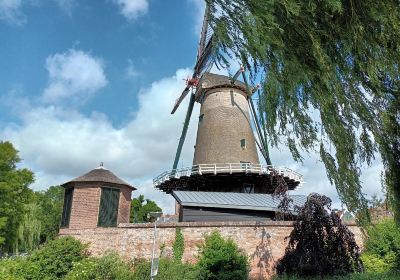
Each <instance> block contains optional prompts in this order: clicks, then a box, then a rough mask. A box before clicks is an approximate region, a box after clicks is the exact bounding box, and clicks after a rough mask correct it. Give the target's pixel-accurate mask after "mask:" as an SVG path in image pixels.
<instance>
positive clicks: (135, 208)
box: [130, 195, 161, 223]
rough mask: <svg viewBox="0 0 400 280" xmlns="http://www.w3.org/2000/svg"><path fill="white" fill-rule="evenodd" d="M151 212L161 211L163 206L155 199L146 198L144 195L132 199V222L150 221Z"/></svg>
mask: <svg viewBox="0 0 400 280" xmlns="http://www.w3.org/2000/svg"><path fill="white" fill-rule="evenodd" d="M150 212H161V208H160V207H159V206H158V205H157V203H155V202H154V201H152V200H150V199H145V198H144V195H139V197H138V198H134V199H132V203H131V217H130V219H131V222H133V223H146V222H150V218H148V214H149V213H150Z"/></svg>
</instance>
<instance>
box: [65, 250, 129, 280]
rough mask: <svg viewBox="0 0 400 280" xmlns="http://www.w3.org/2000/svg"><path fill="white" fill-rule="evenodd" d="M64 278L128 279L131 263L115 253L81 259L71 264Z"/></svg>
mask: <svg viewBox="0 0 400 280" xmlns="http://www.w3.org/2000/svg"><path fill="white" fill-rule="evenodd" d="M65 279H66V280H94V279H98V280H112V279H118V280H130V279H134V278H133V272H132V265H131V264H130V263H128V262H124V261H123V260H122V259H121V257H119V256H118V255H117V254H108V255H105V256H103V257H100V258H88V259H83V260H82V261H80V262H76V263H74V264H73V268H72V270H71V271H70V272H69V273H68V275H67V276H66V278H65Z"/></svg>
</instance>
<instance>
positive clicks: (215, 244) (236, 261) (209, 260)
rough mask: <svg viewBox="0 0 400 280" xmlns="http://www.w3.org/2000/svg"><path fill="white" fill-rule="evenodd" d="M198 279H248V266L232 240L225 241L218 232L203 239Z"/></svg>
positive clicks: (245, 258) (244, 257)
mask: <svg viewBox="0 0 400 280" xmlns="http://www.w3.org/2000/svg"><path fill="white" fill-rule="evenodd" d="M197 266H198V269H199V277H198V279H204V280H212V279H215V280H217V279H218V280H239V279H240V280H242V279H248V271H249V265H248V260H247V257H246V256H245V255H244V254H242V253H241V252H240V251H239V249H238V247H237V245H236V244H235V242H234V241H233V240H232V239H228V240H225V239H224V238H222V236H221V235H220V233H219V232H218V231H214V232H212V233H211V234H210V235H208V236H206V237H205V242H204V244H203V245H202V246H201V247H200V256H199V262H198V264H197Z"/></svg>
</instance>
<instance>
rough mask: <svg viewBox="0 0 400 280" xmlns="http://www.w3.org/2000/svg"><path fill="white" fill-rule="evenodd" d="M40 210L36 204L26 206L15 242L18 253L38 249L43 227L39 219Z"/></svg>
mask: <svg viewBox="0 0 400 280" xmlns="http://www.w3.org/2000/svg"><path fill="white" fill-rule="evenodd" d="M39 211H40V208H39V205H38V204H37V203H36V202H32V203H29V204H26V205H25V213H24V216H23V217H22V219H21V223H20V225H19V227H18V231H17V239H16V241H15V245H14V248H15V251H16V252H28V251H31V250H33V249H36V248H37V247H38V246H39V244H40V234H41V230H42V225H41V222H40V220H39V219H38V217H39V213H40V212H39Z"/></svg>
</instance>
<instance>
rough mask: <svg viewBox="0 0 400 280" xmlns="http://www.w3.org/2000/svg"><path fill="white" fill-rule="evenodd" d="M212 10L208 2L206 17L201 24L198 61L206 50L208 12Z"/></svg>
mask: <svg viewBox="0 0 400 280" xmlns="http://www.w3.org/2000/svg"><path fill="white" fill-rule="evenodd" d="M209 11H210V8H209V6H208V5H207V4H206V10H205V12H204V18H203V24H202V26H201V33H200V40H199V48H198V50H197V61H199V60H200V57H201V56H202V54H203V52H204V48H205V46H206V45H207V43H208V42H207V34H208V31H209V30H208V29H209V26H208V13H209Z"/></svg>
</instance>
